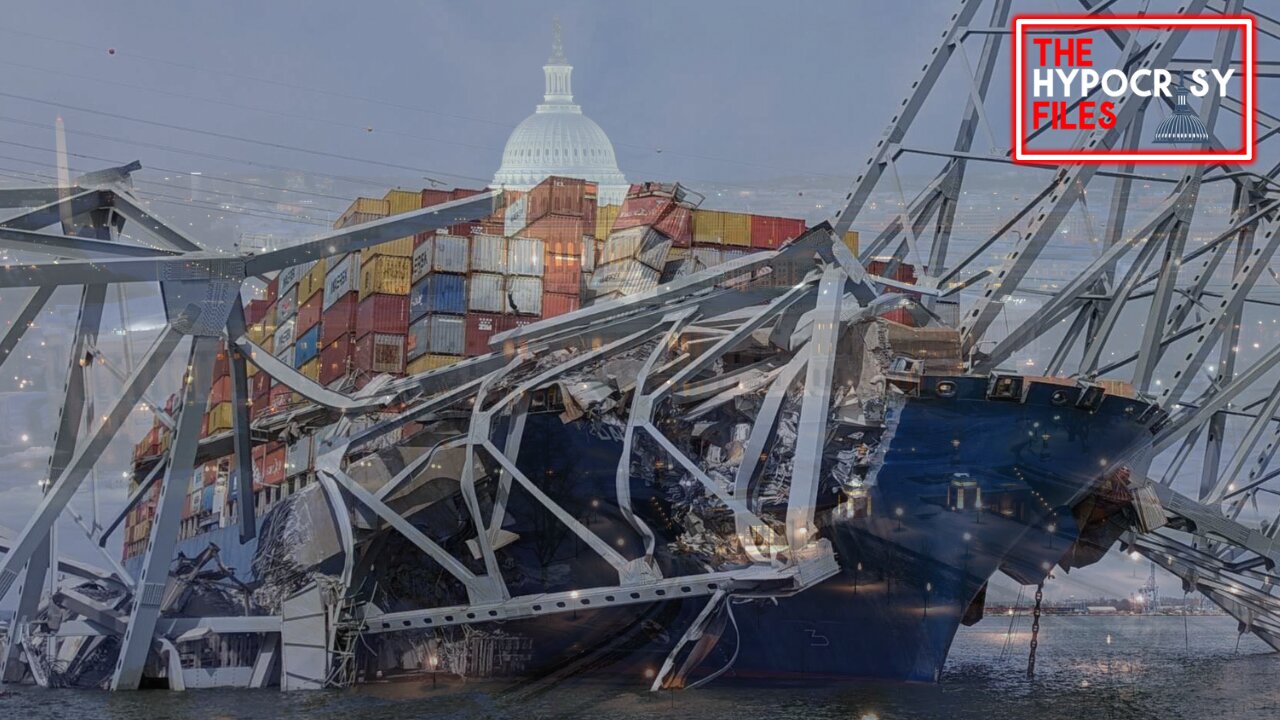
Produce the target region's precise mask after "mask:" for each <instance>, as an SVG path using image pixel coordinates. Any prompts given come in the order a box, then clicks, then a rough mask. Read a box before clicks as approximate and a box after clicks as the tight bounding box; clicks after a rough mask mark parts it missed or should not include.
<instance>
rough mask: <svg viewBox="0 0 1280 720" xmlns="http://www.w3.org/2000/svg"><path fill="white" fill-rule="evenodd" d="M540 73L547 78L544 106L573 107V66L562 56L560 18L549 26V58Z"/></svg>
mask: <svg viewBox="0 0 1280 720" xmlns="http://www.w3.org/2000/svg"><path fill="white" fill-rule="evenodd" d="M542 72H543V74H544V75H546V77H547V90H546V93H545V94H544V95H543V97H542V102H543V103H545V104H546V105H562V106H567V105H573V82H572V79H573V66H572V65H570V64H569V61H568V60H566V59H565V56H564V39H563V38H562V37H561V35H560V18H556V19H555V21H554V22H553V23H552V25H551V57H550V58H548V59H547V64H546V65H543V66H542ZM575 107H576V106H575Z"/></svg>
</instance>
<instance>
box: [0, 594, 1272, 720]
mask: <svg viewBox="0 0 1280 720" xmlns="http://www.w3.org/2000/svg"><path fill="white" fill-rule="evenodd" d="M1009 629H1010V622H1009V619H1008V618H1004V617H993V618H989V619H987V620H984V621H983V622H981V623H979V624H978V625H977V626H975V627H972V628H962V629H961V631H960V634H959V635H958V636H957V638H956V642H955V644H954V646H953V647H952V652H951V656H950V658H949V660H948V663H947V669H946V672H945V673H944V674H943V678H942V682H941V683H939V684H936V685H933V684H918V683H910V684H904V683H886V682H858V683H851V684H847V685H841V686H838V687H824V688H771V689H760V688H757V687H751V686H742V685H739V686H732V687H710V688H705V689H700V690H692V691H685V692H676V693H660V694H652V693H647V692H639V691H635V690H619V689H617V688H603V687H598V686H587V687H584V686H581V685H576V686H561V687H558V688H556V689H554V690H550V691H547V692H542V693H538V694H528V693H509V692H495V691H492V690H488V689H485V688H483V687H481V686H479V685H476V684H474V683H473V684H470V685H467V686H463V687H449V688H445V687H444V684H443V683H441V684H440V686H438V687H437V688H435V689H433V688H432V684H431V682H430V681H429V680H428V681H427V682H424V683H419V682H399V683H388V684H382V685H370V686H364V687H360V688H356V689H351V690H331V691H320V692H306V693H289V694H283V693H280V692H278V691H275V690H200V691H190V692H186V693H170V692H166V691H148V692H137V693H114V694H112V693H106V692H101V691H80V690H54V691H45V690H40V689H36V688H29V687H20V688H14V689H13V691H14V692H13V695H11V696H10V697H8V698H4V699H0V717H4V718H15V719H16V720H43V719H45V718H57V720H68V719H70V720H89V719H97V718H120V719H122V720H123V719H125V718H129V719H131V720H132V719H135V718H140V719H143V720H168V719H170V718H173V719H175V720H176V719H186V718H192V719H195V718H199V719H201V720H204V719H208V718H214V719H216V718H314V719H316V720H328V719H332V720H373V719H375V718H376V719H378V720H382V719H384V718H385V719H388V720H392V719H401V718H440V719H458V720H463V719H467V720H470V719H473V718H474V719H479V718H519V719H520V720H535V719H538V718H586V719H589V720H631V719H633V718H634V719H640V718H643V719H644V720H690V719H696V720H719V719H721V718H723V719H725V720H730V719H732V720H745V719H749V718H769V719H770V720H822V719H825V718H840V719H841V720H859V719H861V718H877V719H878V720H898V719H906V718H948V719H951V718H954V719H957V720H963V719H968V718H975V719H980V720H1030V719H1035V720H1055V719H1057V718H1062V719H1066V718H1070V719H1071V720H1080V719H1082V718H1084V719H1087V720H1110V719H1112V718H1116V719H1119V718H1150V719H1151V720H1170V719H1171V718H1194V719H1196V720H1202V719H1203V718H1213V719H1214V720H1220V719H1226V718H1237V717H1250V718H1277V717H1280V689H1277V683H1276V677H1277V675H1280V655H1275V654H1272V653H1271V652H1270V650H1269V648H1267V646H1266V645H1264V644H1263V643H1262V642H1261V641H1259V640H1257V639H1256V638H1254V637H1253V636H1250V635H1246V636H1244V637H1243V638H1240V642H1239V644H1238V646H1237V638H1238V636H1237V634H1236V624H1235V621H1234V620H1232V619H1231V618H1226V617H1190V618H1186V619H1185V624H1184V619H1183V618H1181V617H1046V618H1045V619H1044V621H1043V623H1042V628H1041V633H1040V650H1039V652H1038V654H1037V663H1036V667H1037V674H1036V678H1035V680H1027V678H1026V676H1025V674H1026V664H1027V647H1028V641H1029V635H1028V629H1029V619H1028V618H1025V617H1020V618H1017V619H1016V625H1015V627H1014V631H1013V633H1012V634H1010V632H1009ZM1108 637H1109V638H1110V643H1108V641H1107V640H1108ZM1188 648H1189V649H1188Z"/></svg>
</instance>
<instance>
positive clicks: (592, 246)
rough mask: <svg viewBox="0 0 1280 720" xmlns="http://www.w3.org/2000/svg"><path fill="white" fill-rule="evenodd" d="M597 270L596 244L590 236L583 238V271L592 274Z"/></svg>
mask: <svg viewBox="0 0 1280 720" xmlns="http://www.w3.org/2000/svg"><path fill="white" fill-rule="evenodd" d="M595 269H596V242H595V240H593V239H591V236H590V235H583V236H582V270H583V272H591V271H592V270H595Z"/></svg>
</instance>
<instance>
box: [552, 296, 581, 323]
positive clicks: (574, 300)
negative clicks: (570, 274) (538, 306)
mask: <svg viewBox="0 0 1280 720" xmlns="http://www.w3.org/2000/svg"><path fill="white" fill-rule="evenodd" d="M580 305H581V300H580V299H579V297H578V293H573V294H572V295H568V294H564V293H553V292H546V293H543V294H542V317H543V318H544V319H545V318H552V317H555V316H557V315H564V314H565V313H571V312H573V311H574V310H577V309H578V307H579V306H580Z"/></svg>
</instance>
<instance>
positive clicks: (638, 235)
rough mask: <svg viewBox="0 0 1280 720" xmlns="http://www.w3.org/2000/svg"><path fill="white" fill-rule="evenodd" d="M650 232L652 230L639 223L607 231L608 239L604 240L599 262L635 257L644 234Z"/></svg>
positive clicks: (605, 262)
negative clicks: (635, 225) (636, 225)
mask: <svg viewBox="0 0 1280 720" xmlns="http://www.w3.org/2000/svg"><path fill="white" fill-rule="evenodd" d="M650 232H652V230H651V229H650V228H649V227H648V226H647V225H641V226H638V227H633V228H627V229H626V230H614V231H613V232H611V233H609V239H608V240H605V241H604V252H603V253H602V254H601V256H600V264H601V265H607V264H609V263H611V262H617V261H619V260H627V259H629V258H633V257H635V256H636V254H637V253H639V252H640V248H641V246H642V243H643V242H644V239H645V236H646V235H647V234H649V233H650Z"/></svg>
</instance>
